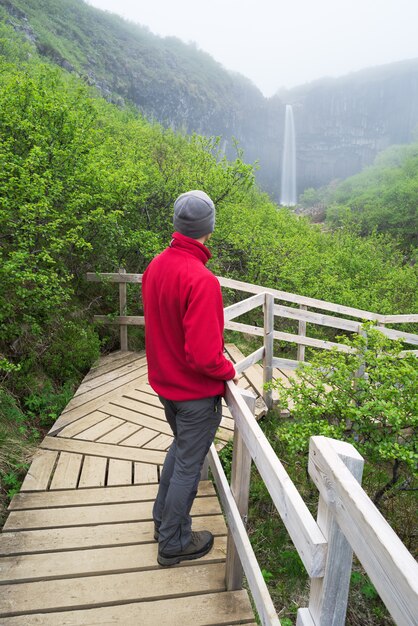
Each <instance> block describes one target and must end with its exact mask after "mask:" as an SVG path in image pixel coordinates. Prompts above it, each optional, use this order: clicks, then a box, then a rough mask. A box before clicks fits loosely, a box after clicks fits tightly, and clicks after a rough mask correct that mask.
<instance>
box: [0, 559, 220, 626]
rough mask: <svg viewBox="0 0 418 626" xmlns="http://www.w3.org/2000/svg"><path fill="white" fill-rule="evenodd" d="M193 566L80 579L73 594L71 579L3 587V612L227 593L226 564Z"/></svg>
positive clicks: (18, 612) (1, 610)
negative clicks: (70, 588)
mask: <svg viewBox="0 0 418 626" xmlns="http://www.w3.org/2000/svg"><path fill="white" fill-rule="evenodd" d="M191 563H192V564H193V566H191V567H172V568H159V569H158V570H154V571H145V572H128V573H126V574H107V575H104V576H86V577H79V578H77V581H76V582H77V592H76V593H69V581H68V579H61V580H54V581H49V580H48V581H36V582H33V583H19V584H16V585H3V587H2V595H1V600H0V612H1V613H2V614H3V616H4V617H7V616H9V615H10V616H12V615H17V614H22V613H23V614H25V613H37V612H39V611H53V610H54V609H60V610H65V609H78V608H83V607H85V608H89V607H94V606H101V605H103V604H114V603H116V602H119V603H124V602H133V601H136V602H137V601H139V600H141V601H148V600H154V599H160V598H164V597H176V596H179V595H184V592H185V591H186V590H187V593H188V595H193V594H199V593H216V592H219V591H224V590H225V583H224V576H225V567H224V565H223V563H215V564H203V563H202V564H200V563H199V564H197V563H196V562H193V561H192V562H191ZM195 563H196V564H195ZM60 623H61V621H60Z"/></svg>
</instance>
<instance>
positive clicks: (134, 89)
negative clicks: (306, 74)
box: [1, 0, 263, 131]
mask: <svg viewBox="0 0 418 626" xmlns="http://www.w3.org/2000/svg"><path fill="white" fill-rule="evenodd" d="M1 4H3V5H4V8H5V10H6V11H7V13H8V14H9V21H10V22H11V23H12V24H13V26H14V27H15V28H17V29H18V30H20V31H21V32H23V33H24V34H25V36H26V37H27V38H28V39H29V40H30V41H32V42H33V44H34V45H35V46H36V48H37V50H38V52H39V53H40V54H41V55H42V56H44V57H47V58H49V59H50V60H52V61H53V62H54V63H56V64H58V65H60V66H61V67H63V68H65V69H67V70H70V71H75V72H76V73H77V74H78V75H79V76H81V77H83V79H84V80H85V81H86V82H87V83H89V84H94V85H96V86H97V87H98V88H99V89H100V90H101V92H102V95H104V96H105V97H106V98H108V99H110V100H114V101H116V102H122V99H124V100H126V99H127V100H129V101H130V102H135V104H137V105H138V106H139V107H140V108H141V109H142V110H143V111H144V112H146V113H147V114H148V115H149V116H151V115H154V116H155V117H156V118H157V119H158V120H159V121H160V122H164V123H167V124H170V123H174V124H175V125H176V126H177V127H184V128H186V129H187V130H189V131H190V130H192V131H193V130H195V131H202V130H203V129H206V130H207V131H208V130H210V129H211V128H212V130H213V129H214V128H216V127H218V128H219V129H221V128H222V129H224V130H226V129H227V128H228V126H229V125H232V123H233V118H234V115H235V114H236V112H237V111H239V110H242V108H243V104H244V105H245V102H244V103H243V100H244V101H245V100H246V99H248V98H249V97H251V98H254V99H255V100H259V101H263V96H262V95H261V93H260V92H259V91H258V89H257V88H256V87H255V86H254V85H252V84H251V83H250V81H249V80H248V79H246V78H244V77H242V76H239V75H236V74H231V73H230V72H227V71H226V70H225V69H224V68H223V67H222V66H221V65H220V64H219V63H217V62H216V61H215V60H214V59H213V58H212V57H211V56H210V55H209V54H207V53H205V52H203V51H201V50H199V49H197V48H196V46H194V45H192V44H190V45H186V44H184V43H183V42H182V41H180V40H179V39H177V38H175V37H166V38H162V37H158V36H157V35H154V34H152V33H151V32H150V31H149V30H148V29H147V28H146V27H141V26H140V25H138V24H134V23H131V22H128V21H127V20H124V19H122V18H121V17H119V16H117V15H115V14H112V13H108V12H105V11H100V10H98V9H95V8H93V7H91V6H89V5H87V4H86V3H84V2H83V0H4V1H3V2H2V3H1Z"/></svg>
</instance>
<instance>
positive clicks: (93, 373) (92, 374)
mask: <svg viewBox="0 0 418 626" xmlns="http://www.w3.org/2000/svg"><path fill="white" fill-rule="evenodd" d="M133 361H138V362H139V361H144V362H145V361H146V357H145V353H144V352H120V353H119V358H118V359H117V360H113V361H110V362H108V363H107V362H105V363H104V364H103V365H100V366H98V367H92V368H91V370H90V371H89V372H88V374H86V376H85V377H84V378H83V383H84V382H86V381H88V380H93V378H96V377H97V376H102V375H103V374H107V372H112V371H115V370H117V369H118V368H119V367H123V366H124V365H127V364H128V363H132V362H133Z"/></svg>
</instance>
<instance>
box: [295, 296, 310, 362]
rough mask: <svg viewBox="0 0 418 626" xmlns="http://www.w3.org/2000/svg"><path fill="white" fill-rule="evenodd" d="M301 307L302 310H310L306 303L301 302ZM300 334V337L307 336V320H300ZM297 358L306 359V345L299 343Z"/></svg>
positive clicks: (299, 359)
mask: <svg viewBox="0 0 418 626" xmlns="http://www.w3.org/2000/svg"><path fill="white" fill-rule="evenodd" d="M299 308H300V310H301V311H307V310H308V307H307V306H306V305H305V304H300V305H299ZM298 335H299V337H306V322H305V320H299V330H298ZM297 360H298V361H304V360H305V346H302V344H298V356H297Z"/></svg>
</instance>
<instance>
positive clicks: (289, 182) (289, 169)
mask: <svg viewBox="0 0 418 626" xmlns="http://www.w3.org/2000/svg"><path fill="white" fill-rule="evenodd" d="M296 199H297V196H296V138H295V122H294V119H293V108H292V105H291V104H286V116H285V124H284V145H283V159H282V188H281V193H280V204H282V205H285V206H295V204H296Z"/></svg>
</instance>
